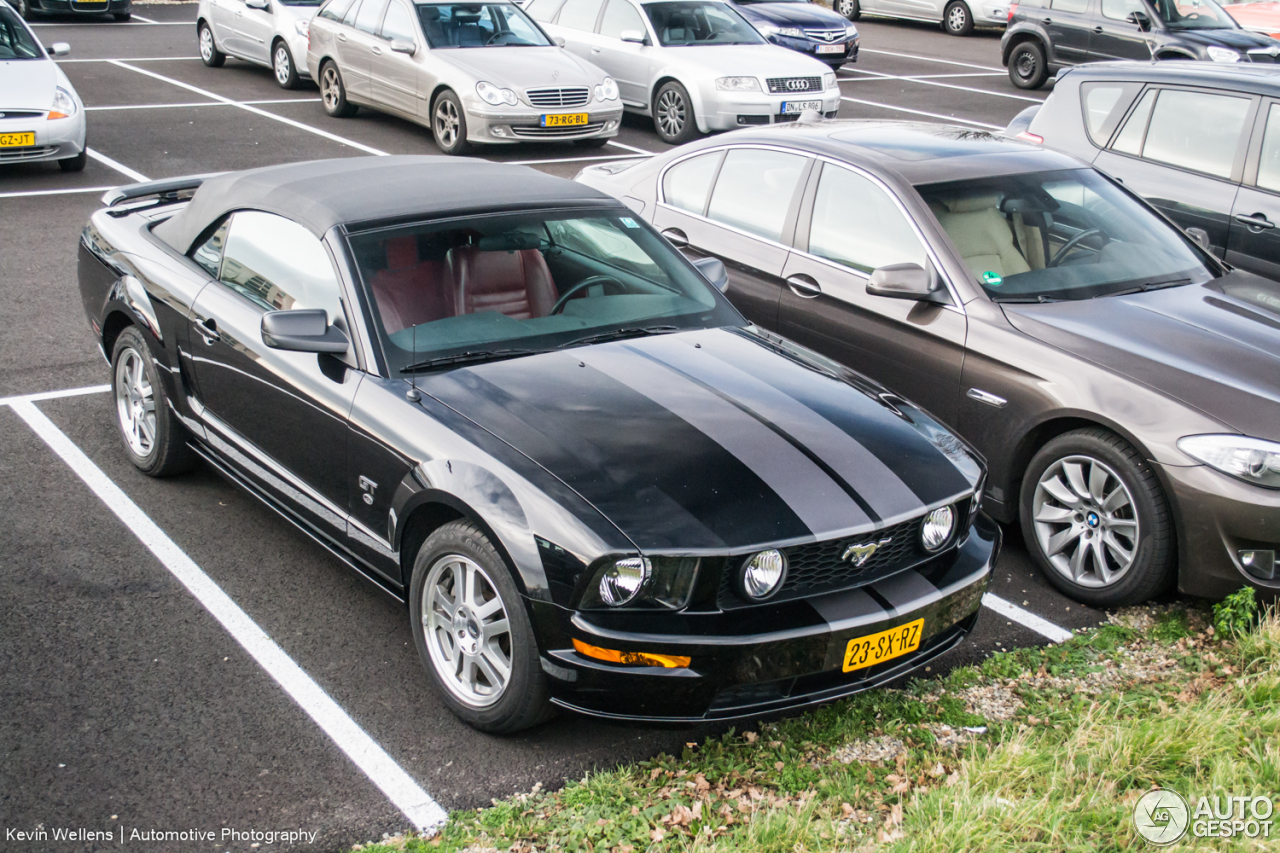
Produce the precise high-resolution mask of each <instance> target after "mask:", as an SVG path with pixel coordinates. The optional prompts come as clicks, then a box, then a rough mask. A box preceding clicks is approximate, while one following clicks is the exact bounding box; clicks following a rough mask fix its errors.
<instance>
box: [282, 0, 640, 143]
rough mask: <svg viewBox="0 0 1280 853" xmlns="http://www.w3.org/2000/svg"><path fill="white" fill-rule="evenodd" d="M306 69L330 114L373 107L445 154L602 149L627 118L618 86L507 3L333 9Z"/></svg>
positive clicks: (352, 4)
mask: <svg viewBox="0 0 1280 853" xmlns="http://www.w3.org/2000/svg"><path fill="white" fill-rule="evenodd" d="M307 67H308V68H309V69H310V70H311V73H312V75H313V76H315V77H316V79H317V80H318V81H319V82H320V93H321V95H322V97H323V102H324V109H325V112H327V113H328V114H329V115H331V116H349V115H351V114H353V113H354V112H355V111H356V107H357V105H364V106H371V107H376V108H377V109H379V110H383V111H386V112H389V113H392V114H394V115H398V116H402V117H404V118H407V119H409V120H410V121H415V122H417V123H419V124H423V125H427V126H428V127H430V128H431V132H432V135H433V136H434V137H435V141H436V145H438V146H439V147H440V150H441V151H443V152H444V153H446V154H464V153H466V152H467V151H468V150H469V148H470V147H471V144H472V143H497V144H501V143H507V144H510V143H514V142H523V141H531V142H532V141H550V140H572V141H575V142H578V143H579V144H581V145H587V146H592V147H595V146H599V145H604V144H605V143H606V142H608V141H609V138H610V137H613V136H617V135H618V125H619V123H620V121H621V119H622V103H621V101H619V99H618V86H617V84H616V83H614V81H613V80H612V78H610V77H608V76H607V75H605V73H604V72H603V71H601V70H600V69H599V68H597V67H596V66H595V65H592V64H591V63H590V62H587V61H585V60H583V59H579V58H578V57H576V56H574V55H573V54H571V53H568V52H566V51H565V50H563V49H562V48H561V47H560V46H559V45H557V44H556V43H555V42H553V41H552V40H551V39H550V37H548V36H547V34H546V33H545V32H543V31H542V30H541V29H540V28H539V27H538V25H537V24H535V23H534V22H533V21H531V20H530V19H529V17H528V16H527V15H525V13H524V12H522V11H520V9H519V8H518V7H517V6H516V5H515V4H513V3H509V2H491V3H433V2H421V0H330V2H328V3H326V4H325V6H324V7H323V8H321V10H320V13H319V14H318V15H317V16H316V18H315V20H314V21H313V22H312V24H311V47H310V50H308V51H307Z"/></svg>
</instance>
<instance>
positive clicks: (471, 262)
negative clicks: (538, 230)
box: [448, 246, 556, 320]
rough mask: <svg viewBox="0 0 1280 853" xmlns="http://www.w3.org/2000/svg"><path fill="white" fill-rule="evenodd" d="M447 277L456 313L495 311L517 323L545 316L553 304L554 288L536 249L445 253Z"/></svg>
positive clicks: (461, 249) (459, 249)
mask: <svg viewBox="0 0 1280 853" xmlns="http://www.w3.org/2000/svg"><path fill="white" fill-rule="evenodd" d="M448 263H449V277H450V279H451V280H452V282H453V294H454V300H455V303H454V304H456V305H457V307H458V314H460V315H461V314H478V313H479V312H481V311H498V312H500V313H502V314H505V315H507V316H508V317H513V318H515V319H517V320H528V319H529V318H531V317H545V316H547V314H549V313H550V312H551V309H552V308H553V307H554V306H555V304H556V286H555V282H554V281H553V280H552V278H551V270H549V269H547V261H546V259H545V258H543V257H542V252H540V251H538V250H537V249H521V250H519V251H513V252H508V251H497V252H482V251H480V250H479V249H477V248H476V247H475V246H459V247H457V248H455V249H450V250H449V256H448Z"/></svg>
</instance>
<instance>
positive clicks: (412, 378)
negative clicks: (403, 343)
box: [404, 323, 422, 403]
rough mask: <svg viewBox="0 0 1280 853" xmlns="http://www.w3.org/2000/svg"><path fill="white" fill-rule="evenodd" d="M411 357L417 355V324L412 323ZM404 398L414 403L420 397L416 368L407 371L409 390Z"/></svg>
mask: <svg viewBox="0 0 1280 853" xmlns="http://www.w3.org/2000/svg"><path fill="white" fill-rule="evenodd" d="M412 346H413V357H414V358H417V357H418V324H417V323H414V324H413V344H412ZM404 396H405V399H406V400H408V401H409V402H410V403H416V402H418V401H419V400H421V399H422V395H421V394H419V393H418V372H417V371H416V370H414V371H410V372H409V390H408V391H406V392H405V395H404Z"/></svg>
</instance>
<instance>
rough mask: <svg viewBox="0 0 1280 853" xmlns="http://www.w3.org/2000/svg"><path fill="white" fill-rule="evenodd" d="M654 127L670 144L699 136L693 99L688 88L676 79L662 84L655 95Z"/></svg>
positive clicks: (677, 143)
mask: <svg viewBox="0 0 1280 853" xmlns="http://www.w3.org/2000/svg"><path fill="white" fill-rule="evenodd" d="M653 129H654V130H656V131H657V132H658V136H659V137H660V138H661V139H662V141H663V142H665V143H667V144H668V145H683V144H685V143H686V142H689V141H692V140H694V139H696V138H697V137H698V121H697V119H696V118H694V115H693V101H692V100H691V99H690V98H689V92H688V90H686V89H685V87H684V86H681V85H680V84H679V83H677V82H675V81H674V80H670V81H668V82H666V83H664V84H662V88H661V89H659V90H658V93H657V94H656V95H654V96H653Z"/></svg>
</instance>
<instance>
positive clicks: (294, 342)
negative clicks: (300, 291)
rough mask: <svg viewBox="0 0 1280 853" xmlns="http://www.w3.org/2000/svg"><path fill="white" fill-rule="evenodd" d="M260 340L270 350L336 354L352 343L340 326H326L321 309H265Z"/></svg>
mask: <svg viewBox="0 0 1280 853" xmlns="http://www.w3.org/2000/svg"><path fill="white" fill-rule="evenodd" d="M262 342H263V343H264V344H266V345H267V346H269V347H271V348H272V349H281V350H289V351H291V352H329V353H334V354H335V355H337V354H340V353H344V352H346V351H347V349H348V348H350V346H351V343H350V341H348V340H347V336H346V335H344V334H343V333H342V330H341V329H339V328H338V327H336V326H330V325H329V316H328V315H327V314H326V313H325V311H324V309H323V308H307V309H299V310H297V311H268V312H267V313H266V314H263V315H262Z"/></svg>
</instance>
